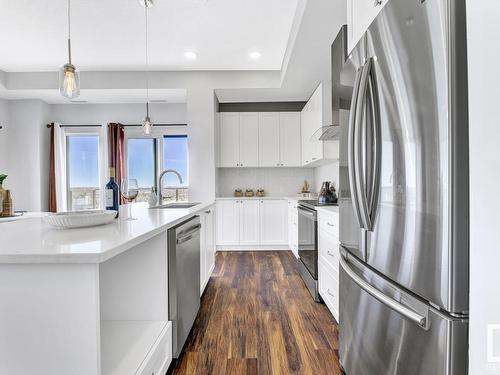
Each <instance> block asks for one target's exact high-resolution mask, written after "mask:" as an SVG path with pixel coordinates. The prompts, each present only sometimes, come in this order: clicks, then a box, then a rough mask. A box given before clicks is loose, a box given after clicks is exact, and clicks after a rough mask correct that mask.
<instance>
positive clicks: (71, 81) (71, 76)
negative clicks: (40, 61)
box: [59, 63, 80, 99]
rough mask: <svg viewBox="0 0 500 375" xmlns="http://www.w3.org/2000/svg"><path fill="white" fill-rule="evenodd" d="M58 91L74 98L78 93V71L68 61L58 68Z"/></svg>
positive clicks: (69, 97)
mask: <svg viewBox="0 0 500 375" xmlns="http://www.w3.org/2000/svg"><path fill="white" fill-rule="evenodd" d="M59 91H60V92H61V95H62V96H64V97H66V98H68V99H74V98H77V97H78V96H79V95H80V72H79V71H78V70H77V69H76V68H75V66H74V65H72V64H70V63H68V64H65V65H64V66H62V67H61V69H60V70H59Z"/></svg>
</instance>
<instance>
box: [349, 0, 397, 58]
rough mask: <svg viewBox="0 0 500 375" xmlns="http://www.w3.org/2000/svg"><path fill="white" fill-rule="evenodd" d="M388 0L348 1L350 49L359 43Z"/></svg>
mask: <svg viewBox="0 0 500 375" xmlns="http://www.w3.org/2000/svg"><path fill="white" fill-rule="evenodd" d="M387 2H388V0H347V31H348V32H347V34H348V49H349V51H351V50H352V49H353V48H354V47H355V46H356V44H357V43H358V42H359V40H360V39H361V37H362V36H363V34H364V33H365V31H366V30H367V29H368V27H369V26H370V24H371V23H372V21H373V20H374V19H375V18H376V17H377V15H378V14H379V12H380V11H381V10H382V8H383V7H384V6H385V5H386V4H387Z"/></svg>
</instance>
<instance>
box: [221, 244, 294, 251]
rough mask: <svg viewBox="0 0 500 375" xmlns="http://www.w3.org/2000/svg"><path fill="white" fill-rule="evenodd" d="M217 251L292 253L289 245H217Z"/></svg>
mask: <svg viewBox="0 0 500 375" xmlns="http://www.w3.org/2000/svg"><path fill="white" fill-rule="evenodd" d="M217 251H291V250H290V248H289V247H288V245H267V246H264V245H257V246H256V245H223V246H222V245H217Z"/></svg>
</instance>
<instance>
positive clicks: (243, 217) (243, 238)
mask: <svg viewBox="0 0 500 375" xmlns="http://www.w3.org/2000/svg"><path fill="white" fill-rule="evenodd" d="M239 202H240V245H258V244H259V243H260V228H259V223H260V216H259V207H260V204H259V201H258V200H250V199H243V200H241V201H239Z"/></svg>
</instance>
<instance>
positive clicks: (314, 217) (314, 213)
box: [297, 207, 316, 220]
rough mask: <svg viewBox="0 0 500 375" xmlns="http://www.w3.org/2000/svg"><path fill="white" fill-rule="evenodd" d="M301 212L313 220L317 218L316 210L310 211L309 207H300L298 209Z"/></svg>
mask: <svg viewBox="0 0 500 375" xmlns="http://www.w3.org/2000/svg"><path fill="white" fill-rule="evenodd" d="M297 211H298V212H299V213H300V214H302V215H304V216H307V217H308V218H310V219H312V220H316V212H312V211H309V210H307V209H304V208H302V207H299V208H298V210H297Z"/></svg>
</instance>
